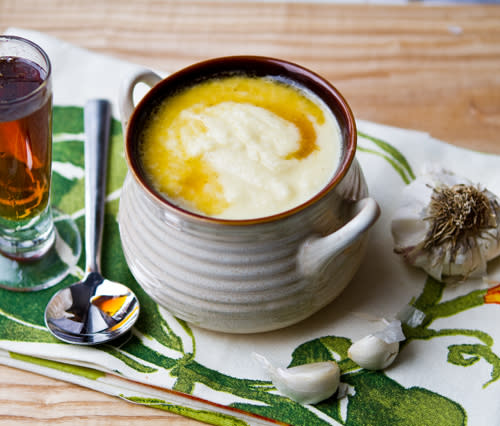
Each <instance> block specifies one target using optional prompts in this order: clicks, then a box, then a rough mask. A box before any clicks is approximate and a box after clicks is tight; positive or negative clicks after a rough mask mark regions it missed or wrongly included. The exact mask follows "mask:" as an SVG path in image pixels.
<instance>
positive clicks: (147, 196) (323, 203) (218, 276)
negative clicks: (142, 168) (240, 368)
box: [118, 72, 379, 333]
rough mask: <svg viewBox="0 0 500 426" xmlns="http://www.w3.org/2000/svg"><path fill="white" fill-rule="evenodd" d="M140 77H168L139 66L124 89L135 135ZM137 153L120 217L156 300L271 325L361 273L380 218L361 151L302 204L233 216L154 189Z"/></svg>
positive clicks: (329, 296)
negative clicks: (209, 212) (214, 214)
mask: <svg viewBox="0 0 500 426" xmlns="http://www.w3.org/2000/svg"><path fill="white" fill-rule="evenodd" d="M141 81H142V82H146V83H147V84H149V85H154V84H155V83H156V82H158V81H159V77H158V76H156V75H155V74H152V73H151V72H144V73H139V74H137V75H134V76H132V78H131V79H130V81H129V82H127V84H126V85H125V86H124V89H123V91H122V99H121V101H120V102H121V108H122V120H123V124H124V128H127V131H128V132H130V131H131V130H130V128H128V127H127V124H128V120H129V117H130V114H132V112H133V111H134V105H133V101H132V93H133V89H134V87H135V86H136V84H137V83H138V82H141ZM142 102H148V100H147V99H146V100H145V101H144V100H143V101H142ZM142 102H141V104H139V105H138V106H137V108H136V109H141V108H144V106H143V105H142ZM134 113H135V112H134ZM349 113H350V110H349ZM354 132H355V128H354ZM128 136H129V135H128ZM354 137H355V136H354ZM127 143H130V140H129V139H127ZM354 144H355V141H354ZM131 153H133V150H130V149H127V160H128V163H129V167H130V169H131V171H130V172H129V174H128V176H127V178H126V180H125V184H124V187H123V191H122V195H121V199H120V209H119V215H118V221H119V227H120V236H121V240H122V246H123V250H124V253H125V257H126V260H127V263H128V265H129V267H130V270H131V272H132V274H133V275H134V277H135V278H136V280H137V281H138V283H139V284H140V285H141V286H142V287H143V288H144V290H145V291H146V292H147V293H148V294H149V295H150V296H151V297H152V298H153V299H154V300H155V301H157V302H158V303H159V304H160V305H162V306H163V307H165V308H166V309H167V310H169V311H170V312H171V313H173V314H174V315H176V316H177V317H179V318H181V319H184V320H186V321H188V322H189V323H191V324H194V325H197V326H200V327H203V328H207V329H211V330H217V331H224V332H232V333H253V332H262V331H269V330H275V329H279V328H282V327H285V326H288V325H291V324H294V323H297V322H299V321H301V320H303V319H305V318H307V317H309V316H310V315H312V314H313V313H315V312H317V311H318V310H319V309H321V308H323V307H324V306H326V305H327V304H329V303H330V302H332V301H333V300H334V299H335V298H336V297H337V296H338V295H339V293H340V292H341V291H342V290H343V289H344V288H345V287H346V285H347V284H348V283H349V281H350V280H351V279H352V277H353V275H354V273H355V272H356V270H357V269H358V267H359V265H360V263H361V261H362V259H363V256H364V251H365V247H366V243H367V238H368V230H369V228H370V227H371V226H372V225H373V224H374V223H375V221H376V220H377V218H378V215H379V207H378V205H377V203H376V202H375V201H374V200H373V199H371V198H367V197H368V192H367V186H366V182H365V180H364V178H363V174H362V172H361V169H360V167H359V164H358V163H357V161H356V160H355V159H354V158H352V159H350V161H349V163H348V164H347V165H346V166H345V170H343V172H342V174H341V175H339V176H337V177H336V180H335V182H334V183H333V184H332V185H331V187H329V188H328V190H327V191H324V192H323V193H322V194H321V196H318V197H316V198H314V199H313V200H312V201H311V202H309V203H307V204H306V205H304V206H301V207H300V208H297V209H295V210H294V211H290V212H285V213H284V214H281V215H277V216H275V217H274V216H273V217H270V218H264V219H262V220H260V219H259V220H251V221H227V220H217V219H213V218H205V217H202V216H198V215H196V214H192V213H189V212H186V211H183V210H181V209H179V208H177V207H175V206H174V205H172V204H170V203H169V202H167V201H165V200H164V199H162V198H161V197H159V196H158V194H154V193H152V191H151V189H150V188H149V187H148V186H147V184H145V182H144V181H143V179H141V178H140V177H139V176H138V175H137V173H136V172H135V169H134V167H135V166H134V165H133V159H132V158H130V156H131ZM352 155H354V154H352Z"/></svg>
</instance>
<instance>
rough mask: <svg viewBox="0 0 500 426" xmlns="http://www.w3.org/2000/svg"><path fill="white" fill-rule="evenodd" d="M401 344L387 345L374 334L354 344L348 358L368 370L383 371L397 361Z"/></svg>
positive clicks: (348, 352)
mask: <svg viewBox="0 0 500 426" xmlns="http://www.w3.org/2000/svg"><path fill="white" fill-rule="evenodd" d="M398 353H399V342H392V343H387V342H384V341H383V340H382V339H380V338H379V337H376V336H374V335H372V334H370V335H368V336H366V337H363V338H362V339H361V340H358V341H357V342H355V343H353V344H352V345H351V347H350V348H349V350H348V351H347V356H348V357H349V358H351V359H352V360H353V361H354V362H355V363H356V364H358V365H359V366H360V367H362V368H366V369H367V370H382V369H384V368H386V367H388V366H389V365H391V364H392V362H393V361H394V360H395V359H396V356H397V355H398Z"/></svg>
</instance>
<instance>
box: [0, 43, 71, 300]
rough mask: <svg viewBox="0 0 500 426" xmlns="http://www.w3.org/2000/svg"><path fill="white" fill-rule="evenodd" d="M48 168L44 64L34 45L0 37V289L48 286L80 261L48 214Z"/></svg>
mask: <svg viewBox="0 0 500 426" xmlns="http://www.w3.org/2000/svg"><path fill="white" fill-rule="evenodd" d="M51 163H52V78H51V63H50V60H49V58H48V56H47V54H46V53H45V52H44V51H43V50H42V49H41V48H40V47H39V46H38V45H36V44H35V43H33V42H31V41H29V40H26V39H23V38H20V37H15V36H3V35H0V286H1V287H5V288H9V289H13V290H21V291H26V290H37V289H41V288H45V287H48V286H50V285H54V284H56V283H57V282H59V281H60V280H61V279H62V278H63V277H64V276H65V275H67V273H68V272H69V270H70V269H71V266H74V263H75V262H76V260H78V259H76V260H75V259H74V257H75V256H76V257H77V258H78V257H79V253H80V239H79V233H78V231H77V230H76V227H75V226H74V224H72V223H70V222H71V219H70V218H69V217H62V218H59V220H54V217H53V214H52V210H51V206H50V184H51ZM57 222H61V223H60V224H59V225H57ZM68 222H69V223H68ZM58 238H59V239H61V238H62V240H61V241H59V244H57V241H56V240H57V239H58ZM62 245H64V251H65V252H64V254H63V253H62V251H61V247H62ZM68 245H69V246H68ZM58 246H59V250H58V249H57V248H58ZM68 249H69V250H68ZM71 264H73V265H71Z"/></svg>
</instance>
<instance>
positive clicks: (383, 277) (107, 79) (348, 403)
mask: <svg viewBox="0 0 500 426" xmlns="http://www.w3.org/2000/svg"><path fill="white" fill-rule="evenodd" d="M9 32H10V33H14V34H17V35H20V36H24V37H27V38H29V39H31V40H33V41H35V42H37V43H39V44H40V45H41V46H42V47H43V48H44V49H45V50H46V51H47V53H48V54H49V56H50V58H51V60H52V64H53V78H54V80H53V85H54V105H55V106H54V148H53V160H54V166H53V192H52V197H53V198H52V200H53V204H54V205H55V206H56V207H57V208H58V209H60V210H62V211H63V212H65V213H68V214H71V215H72V216H73V217H74V219H75V220H76V222H77V224H78V226H79V229H80V231H81V232H83V222H84V221H83V215H84V210H83V208H84V205H83V204H84V186H83V183H84V182H83V166H84V164H83V118H82V106H83V105H84V103H85V101H86V100H87V99H89V98H93V97H104V98H108V99H110V100H112V101H113V103H114V108H115V110H114V114H115V116H118V112H117V109H116V102H117V99H118V92H119V89H120V83H121V82H122V81H123V80H124V79H125V78H126V77H127V75H129V74H131V73H132V72H133V71H135V70H137V69H138V68H139V67H138V66H137V65H133V64H129V63H126V62H123V61H119V60H116V59H113V58H110V57H105V56H102V55H98V54H94V53H91V52H88V51H85V50H83V49H80V48H77V47H75V46H72V45H70V44H68V43H65V42H63V41H60V40H56V39H54V38H51V37H48V36H46V35H44V34H40V33H36V32H32V31H27V30H21V29H10V30H9ZM358 126H359V132H360V137H359V148H358V154H357V156H358V159H359V161H360V163H361V165H362V168H363V170H364V173H365V176H366V179H367V182H368V184H369V189H370V192H371V195H372V196H373V197H374V198H375V199H377V201H378V202H379V203H380V206H381V208H382V216H381V218H380V220H379V221H378V222H377V224H376V226H375V228H374V229H373V231H372V233H371V240H370V245H369V247H368V251H367V256H366V258H365V260H364V262H363V264H362V266H361V268H360V270H359V272H358V273H357V275H356V276H355V278H354V280H353V282H352V283H351V284H350V285H349V286H348V288H347V289H346V290H345V291H344V292H343V293H342V294H341V295H340V297H339V298H338V299H337V300H335V301H334V302H333V303H331V304H330V305H329V306H327V307H326V308H324V309H323V310H322V311H320V312H319V313H317V314H315V315H314V316H313V317H311V318H309V319H307V320H306V321H303V322H302V323H300V324H298V325H295V326H292V327H288V328H286V329H284V330H280V331H276V332H270V333H262V334H254V335H242V336H239V335H227V334H220V333H214V332H210V331H206V330H201V329H198V328H195V327H192V326H190V325H189V324H186V323H185V322H183V321H180V320H178V319H176V318H174V317H173V316H171V315H170V314H169V313H168V312H166V311H165V310H163V309H162V308H161V307H159V306H158V305H157V304H156V303H154V302H153V301H152V300H151V299H150V298H149V297H148V296H147V295H146V294H145V293H144V291H143V290H142V289H141V288H140V287H139V286H138V284H137V283H136V282H135V280H134V278H133V277H132V275H131V274H130V272H129V270H128V268H127V265H126V263H125V260H124V257H123V255H122V251H121V245H120V238H119V233H118V226H117V222H116V213H117V210H118V205H119V197H120V187H121V185H122V182H123V179H124V177H125V174H126V171H127V169H126V164H125V160H124V155H123V139H122V132H121V125H120V123H119V121H118V120H115V121H114V122H113V128H112V147H111V152H110V175H109V180H108V187H107V194H108V198H107V211H106V224H105V235H104V244H103V259H102V266H103V272H104V274H105V275H106V276H107V277H109V278H110V279H113V280H116V281H120V282H123V283H125V284H127V285H128V286H130V287H131V288H132V289H133V290H134V292H136V294H137V295H138V296H139V298H140V303H141V315H140V318H139V321H138V322H137V324H136V326H135V328H134V329H133V332H132V333H131V334H130V335H128V336H126V337H124V338H122V339H121V340H118V341H116V342H114V343H113V344H109V345H104V346H101V347H79V346H72V345H68V344H65V343H61V342H59V341H58V340H56V339H55V338H53V337H52V336H51V335H50V334H49V332H48V331H47V330H46V328H45V326H44V321H43V312H44V309H45V305H46V303H47V302H48V300H49V299H50V297H51V296H52V294H53V293H54V292H56V291H57V290H59V289H60V288H62V287H64V286H66V285H68V284H70V283H71V282H74V281H75V280H76V279H78V278H80V277H81V275H82V270H83V268H84V256H83V255H82V258H81V259H80V262H79V264H78V267H77V268H75V270H74V271H73V272H72V275H71V276H69V277H68V278H66V279H65V280H64V282H62V283H61V284H60V285H58V286H56V287H54V288H51V289H47V290H43V291H39V292H34V293H16V292H10V291H6V290H0V362H1V363H3V364H5V365H10V366H14V367H17V368H21V369H26V370H30V371H34V372H36V373H39V374H43V375H47V376H50V377H55V378H58V379H61V380H66V381H69V382H72V383H77V384H80V385H82V386H86V387H89V388H92V389H95V390H97V391H101V392H105V393H107V394H110V395H116V396H118V397H121V398H124V399H127V400H129V401H132V402H135V403H140V404H145V405H150V406H153V407H157V408H159V409H162V410H167V411H171V412H175V413H179V414H182V415H185V416H189V417H193V418H196V419H198V420H201V421H205V422H207V423H211V424H216V425H254V424H255V425H256V424H270V423H275V424H276V423H278V424H293V425H307V426H313V425H328V424H333V425H338V424H340V425H431V424H432V425H464V424H466V423H467V424H470V425H495V424H496V425H498V424H500V409H499V407H500V405H499V401H500V332H499V331H498V330H499V329H498V324H499V323H500V305H499V303H500V287H497V288H495V285H498V283H499V282H500V259H497V260H495V261H492V262H490V264H489V269H488V280H481V279H474V280H473V279H471V280H469V281H467V282H465V283H462V284H460V285H455V286H444V285H443V284H441V283H439V282H437V281H435V280H433V279H431V278H429V277H428V276H426V275H425V273H424V272H422V271H420V270H417V269H414V268H410V267H408V266H407V265H405V264H403V262H402V260H401V259H400V258H399V257H398V256H397V255H395V254H394V253H393V250H392V238H391V235H390V220H391V215H392V213H393V212H394V209H395V205H396V203H397V201H398V198H399V194H400V193H401V191H402V189H403V188H404V187H405V185H406V184H407V183H409V182H410V181H411V180H413V179H414V177H415V175H418V173H419V172H420V171H421V168H422V167H423V166H424V164H429V163H437V165H441V166H443V165H444V166H446V168H448V169H450V170H452V171H454V172H455V173H457V174H461V175H465V176H467V177H468V178H469V179H471V180H472V181H473V182H477V183H482V184H483V185H485V186H486V187H487V188H489V189H490V190H491V191H492V192H494V193H496V194H500V167H499V165H500V157H499V156H495V155H485V154H481V153H477V152H472V151H467V150H463V149H459V148H456V147H454V146H451V145H448V144H446V143H443V142H440V141H437V140H434V139H432V138H431V137H430V136H429V135H427V134H425V133H422V132H416V131H410V130H405V129H397V128H392V127H387V126H382V125H378V124H375V123H369V122H364V121H361V120H359V121H358ZM495 283H496V284H495ZM409 305H410V306H412V307H414V308H416V309H417V310H418V311H417V312H420V313H421V318H420V320H419V321H416V322H414V323H412V326H410V325H405V326H404V331H405V334H406V336H407V340H406V342H404V343H403V344H402V347H401V352H400V354H399V357H398V358H397V359H396V361H395V363H394V364H393V365H391V366H390V367H389V368H387V369H386V370H384V371H376V372H372V371H367V370H363V369H360V368H359V367H358V366H357V365H355V364H354V363H353V362H352V361H350V360H349V358H348V357H347V349H348V348H349V346H350V344H351V343H352V342H353V341H355V340H358V339H359V338H361V337H363V336H365V335H367V334H370V333H372V332H375V331H378V330H380V329H382V328H383V327H384V325H383V323H382V322H381V321H376V320H375V319H376V318H388V319H390V318H394V317H395V315H396V314H397V313H398V312H400V311H402V310H403V309H405V308H407V307H408V306H409ZM253 352H257V353H260V354H262V355H264V356H266V357H267V358H268V359H270V360H271V361H272V362H273V363H274V364H276V365H280V366H291V365H300V364H303V363H308V362H314V361H323V360H331V359H334V360H336V361H337V362H338V363H339V366H340V368H341V371H342V376H341V382H342V383H344V384H345V385H346V386H347V395H346V396H344V397H343V398H337V396H336V395H334V396H333V397H332V398H330V399H329V400H327V401H324V402H321V403H319V404H316V405H314V406H312V405H301V404H298V403H295V402H293V401H291V400H290V399H288V398H286V397H285V396H283V395H281V394H280V393H279V392H278V391H277V390H276V389H274V388H273V386H272V384H271V383H270V381H269V378H268V377H267V376H266V374H265V372H264V371H263V370H262V369H261V368H260V367H259V365H257V363H256V361H255V360H254V358H253V357H252V353H253Z"/></svg>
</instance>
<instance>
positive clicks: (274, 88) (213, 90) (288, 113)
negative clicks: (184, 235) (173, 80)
mask: <svg viewBox="0 0 500 426" xmlns="http://www.w3.org/2000/svg"><path fill="white" fill-rule="evenodd" d="M223 102H236V103H248V104H252V105H254V106H257V107H260V108H264V109H267V110H268V111H271V112H272V113H274V114H276V115H277V116H279V117H281V118H282V119H284V120H286V121H288V122H290V123H292V124H294V125H295V126H296V128H297V129H298V131H299V134H300V140H299V145H298V149H297V150H296V151H294V152H291V153H289V154H288V155H287V156H286V157H285V158H286V159H287V160H292V159H295V160H300V159H303V158H306V157H307V156H309V155H310V154H311V153H312V152H314V151H315V150H317V149H318V146H317V144H316V130H315V128H314V124H313V122H312V121H311V119H312V120H314V121H315V122H316V123H317V125H321V124H323V123H324V121H325V117H324V115H323V111H322V109H321V108H320V107H319V106H318V105H317V104H316V103H315V102H314V101H312V100H311V99H309V98H308V97H307V96H306V95H305V94H303V93H302V92H301V91H300V90H298V89H296V88H294V87H293V86H291V85H288V84H284V83H281V82H278V81H276V80H272V79H270V78H253V77H240V76H237V77H226V78H220V79H213V80H208V81H205V82H203V83H200V84H198V85H195V86H192V87H189V88H187V89H185V90H183V91H181V92H180V93H178V94H176V95H174V96H171V97H169V98H167V99H165V101H164V102H163V103H162V104H161V105H160V107H159V108H158V110H157V111H156V112H155V114H154V116H153V117H152V118H151V119H150V120H149V122H148V123H147V125H146V127H145V129H144V131H143V133H142V135H141V156H142V158H141V160H142V164H143V167H144V170H145V172H146V174H147V175H148V177H149V179H150V180H151V181H152V183H153V185H154V186H155V188H156V189H157V190H158V191H159V192H161V193H163V194H165V195H166V196H167V197H169V198H171V199H173V200H177V201H181V204H183V205H187V208H188V209H194V210H195V211H198V212H200V213H202V214H205V215H208V216H217V215H218V214H220V213H222V212H223V211H224V210H225V209H226V208H227V207H229V203H228V201H227V200H226V199H225V198H224V191H223V187H222V185H221V184H220V183H219V182H218V179H217V178H218V174H217V172H216V171H215V170H214V169H213V168H212V167H211V166H210V165H209V164H208V162H206V161H205V160H204V159H203V157H202V156H197V157H192V156H189V155H188V154H187V153H186V152H185V150H184V149H183V147H182V144H181V143H179V144H177V145H176V146H175V147H172V146H167V144H165V143H164V141H165V140H166V138H167V135H168V133H169V132H170V133H171V132H172V131H173V132H174V133H175V135H176V139H177V140H180V139H181V138H180V131H181V129H182V130H183V131H184V132H185V131H186V129H189V131H191V132H193V133H194V134H199V133H203V132H204V131H205V129H204V128H203V124H202V123H200V122H190V123H189V124H187V123H183V122H182V120H179V119H178V116H179V115H180V114H181V112H182V111H184V110H187V109H191V110H193V111H194V112H197V111H203V110H204V109H205V108H208V107H211V106H214V105H217V104H219V103H223Z"/></svg>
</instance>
